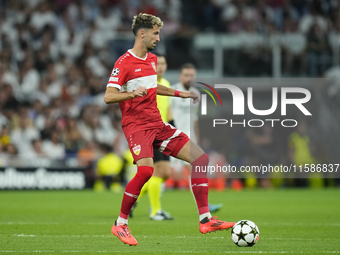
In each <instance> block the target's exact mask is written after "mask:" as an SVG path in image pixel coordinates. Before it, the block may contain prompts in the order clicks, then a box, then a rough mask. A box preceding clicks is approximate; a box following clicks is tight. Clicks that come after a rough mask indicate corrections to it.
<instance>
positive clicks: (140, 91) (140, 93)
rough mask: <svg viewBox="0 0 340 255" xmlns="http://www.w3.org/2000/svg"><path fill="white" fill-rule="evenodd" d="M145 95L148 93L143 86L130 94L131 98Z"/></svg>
mask: <svg viewBox="0 0 340 255" xmlns="http://www.w3.org/2000/svg"><path fill="white" fill-rule="evenodd" d="M147 94H148V91H147V89H146V88H145V87H143V86H140V87H138V88H137V89H136V90H135V91H133V92H132V96H133V98H136V97H142V96H146V95H147Z"/></svg>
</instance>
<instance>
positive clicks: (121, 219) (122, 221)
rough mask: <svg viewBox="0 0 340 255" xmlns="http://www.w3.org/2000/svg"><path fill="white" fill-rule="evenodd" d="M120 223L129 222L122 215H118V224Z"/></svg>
mask: <svg viewBox="0 0 340 255" xmlns="http://www.w3.org/2000/svg"><path fill="white" fill-rule="evenodd" d="M120 223H122V224H126V225H127V224H128V220H127V219H124V218H121V217H118V219H117V225H118V224H120Z"/></svg>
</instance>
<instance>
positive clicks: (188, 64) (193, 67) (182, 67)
mask: <svg viewBox="0 0 340 255" xmlns="http://www.w3.org/2000/svg"><path fill="white" fill-rule="evenodd" d="M183 69H195V70H196V67H195V66H194V65H193V64H191V63H186V64H183V65H181V67H180V68H179V71H180V73H181V72H182V71H183Z"/></svg>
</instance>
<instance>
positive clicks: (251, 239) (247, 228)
mask: <svg viewBox="0 0 340 255" xmlns="http://www.w3.org/2000/svg"><path fill="white" fill-rule="evenodd" d="M259 237H260V231H259V228H258V227H257V226H256V225H255V223H254V222H252V221H250V220H240V221H239V222H236V224H235V225H234V227H233V228H232V230H231V239H233V241H234V243H235V244H236V245H237V246H240V247H247V246H248V247H249V246H253V245H254V244H256V242H257V241H258V240H259Z"/></svg>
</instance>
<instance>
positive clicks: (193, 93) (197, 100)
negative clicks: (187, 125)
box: [190, 91, 200, 104]
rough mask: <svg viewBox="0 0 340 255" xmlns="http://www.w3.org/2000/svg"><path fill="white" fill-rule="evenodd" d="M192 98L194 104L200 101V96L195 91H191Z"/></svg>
mask: <svg viewBox="0 0 340 255" xmlns="http://www.w3.org/2000/svg"><path fill="white" fill-rule="evenodd" d="M190 98H192V99H193V100H194V102H193V103H194V104H196V103H197V102H199V101H200V98H199V96H198V95H197V94H196V93H195V92H194V91H190Z"/></svg>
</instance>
